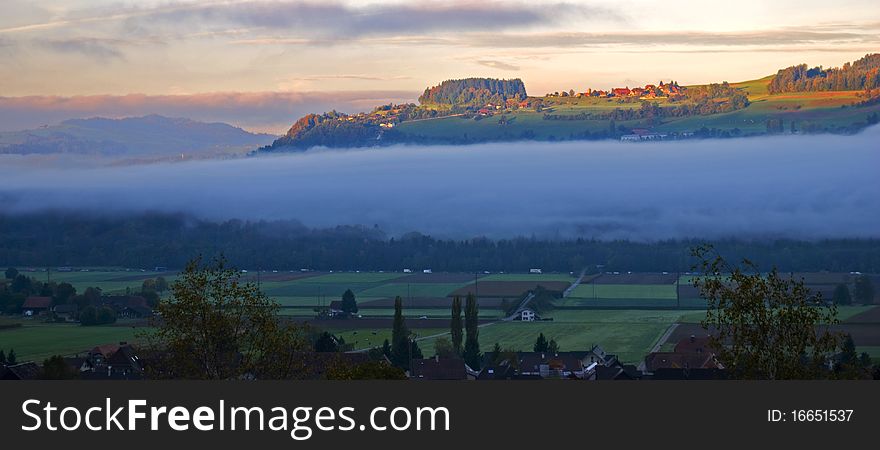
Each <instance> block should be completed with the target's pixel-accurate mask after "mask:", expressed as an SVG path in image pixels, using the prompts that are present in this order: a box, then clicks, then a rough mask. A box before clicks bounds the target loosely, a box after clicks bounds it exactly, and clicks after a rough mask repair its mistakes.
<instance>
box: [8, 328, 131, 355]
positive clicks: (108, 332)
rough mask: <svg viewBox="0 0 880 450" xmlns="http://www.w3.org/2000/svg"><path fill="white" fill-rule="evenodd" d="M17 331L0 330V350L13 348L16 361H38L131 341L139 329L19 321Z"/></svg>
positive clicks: (14, 329) (11, 329) (15, 329)
mask: <svg viewBox="0 0 880 450" xmlns="http://www.w3.org/2000/svg"><path fill="white" fill-rule="evenodd" d="M21 322H22V326H21V327H19V328H10V329H0V348H2V349H4V350H5V351H8V350H9V349H10V348H14V349H15V353H16V354H17V355H18V358H17V359H18V360H19V361H29V360H33V361H35V362H38V363H39V362H42V360H43V359H46V358H48V357H50V356H52V355H72V354H76V353H81V352H83V351H86V350H89V349H91V348H92V347H95V346H97V345H101V344H116V343H119V342H121V341H125V342H135V341H136V340H137V335H138V331H139V330H143V329H138V328H135V327H132V326H126V325H125V324H123V323H117V324H114V325H104V326H95V327H83V326H79V325H73V324H54V323H41V322H35V321H30V320H28V321H21Z"/></svg>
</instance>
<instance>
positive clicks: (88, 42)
mask: <svg viewBox="0 0 880 450" xmlns="http://www.w3.org/2000/svg"><path fill="white" fill-rule="evenodd" d="M0 5H2V11H3V14H0V59H2V61H3V64H0V121H2V122H3V124H2V125H0V131H3V130H8V129H20V128H26V127H32V126H37V125H39V124H41V123H42V122H50V123H51V122H53V121H55V120H63V119H65V118H71V117H88V116H96V115H103V116H111V117H118V116H126V115H139V114H149V113H160V114H167V115H177V116H187V117H191V118H194V119H203V120H222V121H226V122H230V123H232V124H233V125H238V126H243V127H245V128H247V129H251V130H254V131H270V132H276V133H279V132H282V131H284V130H285V129H286V128H287V127H289V125H290V123H292V122H293V121H294V120H295V119H296V117H298V116H299V115H302V114H304V113H306V112H322V111H323V110H327V109H333V108H336V109H340V110H343V111H347V112H354V111H360V110H365V109H369V108H370V107H371V106H373V105H375V104H379V103H387V102H390V101H394V102H399V101H413V100H415V98H416V97H417V96H418V94H419V93H420V92H421V91H422V90H423V89H424V88H425V87H427V86H428V85H432V84H437V83H439V82H440V81H442V80H444V79H449V78H461V77H469V76H486V77H498V78H522V79H523V80H524V81H525V83H526V87H527V89H528V91H529V93H530V94H532V95H541V94H544V93H546V92H552V91H559V90H568V89H575V90H585V89H586V88H588V87H592V88H609V87H612V86H622V85H629V86H633V85H639V84H645V83H648V82H652V83H656V82H657V81H658V80H660V79H664V80H670V79H674V80H676V81H679V83H681V84H696V83H706V82H713V81H725V80H726V81H742V80H748V79H755V78H760V77H763V76H766V75H769V74H772V73H774V72H775V71H776V70H777V69H779V68H782V67H786V66H789V65H793V64H798V63H802V62H806V63H808V64H810V65H822V66H825V67H830V66H839V65H841V64H843V63H844V62H846V61H852V60H854V59H857V58H859V57H861V56H864V55H865V54H866V53H869V52H876V51H878V49H880V45H878V44H880V8H877V6H876V1H874V0H838V1H835V2H829V1H827V0H822V1H816V0H796V1H795V0H777V1H773V2H767V1H756V0H740V1H737V2H729V1H717V0H709V1H696V0H683V1H673V0H644V1H634V0H622V1H613V2H612V1H604V2H601V1H579V2H574V1H562V0H529V1H492V0H483V1H474V0H466V1H418V2H415V1H410V2H405V1H368V2H363V1H358V2H355V1H342V0H326V1H298V0H293V1H275V0H248V1H243V0H208V1H182V0H141V1H137V2H135V1H117V0H67V1H61V0H0ZM218 105H220V106H225V107H227V109H228V108H234V109H235V110H236V111H238V113H233V112H226V113H223V112H218V111H217V110H218ZM279 105H281V106H279ZM219 109H222V108H219ZM267 109H268V110H269V112H267ZM261 110H262V111H263V113H262V114H260V111H261Z"/></svg>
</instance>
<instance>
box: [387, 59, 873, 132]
mask: <svg viewBox="0 0 880 450" xmlns="http://www.w3.org/2000/svg"><path fill="white" fill-rule="evenodd" d="M772 79H773V76H772V75H771V76H767V77H764V78H760V79H756V80H749V81H742V82H737V83H732V84H731V85H732V86H733V87H735V88H737V89H741V90H743V91H745V92H746V93H747V94H748V98H749V102H750V105H749V106H748V107H746V108H745V109H742V110H738V111H733V112H729V113H720V114H709V115H699V116H689V117H680V118H671V117H667V118H663V119H662V121H661V123H659V124H651V123H648V122H647V121H645V120H630V121H617V122H615V124H614V126H615V127H617V128H619V127H621V126H623V127H624V128H625V129H629V128H646V129H649V130H651V131H655V132H666V133H673V132H677V133H682V132H695V131H699V130H701V129H704V128H705V129H716V130H721V131H727V132H729V133H732V134H738V133H739V134H763V133H765V132H766V131H767V121H768V120H769V119H781V120H782V121H783V126H784V128H785V131H786V132H790V131H792V128H791V127H792V125H791V124H792V122H794V131H797V132H803V131H832V132H834V131H841V130H844V129H847V128H848V127H853V126H864V124H866V121H867V117H868V116H869V115H871V114H873V113H875V112H880V105H876V104H875V105H871V106H862V107H854V106H853V105H854V104H855V103H857V102H859V101H861V100H862V99H861V98H859V96H858V94H859V93H860V91H831V92H795V93H784V94H775V95H771V94H770V93H769V91H768V89H767V87H768V85H769V83H770V81H771V80H772ZM691 87H693V86H691ZM557 101H558V100H557ZM656 101H657V103H659V104H660V106H665V105H666V101H665V100H663V99H658V100H656ZM638 107H639V103H618V102H617V101H615V100H614V99H604V98H580V99H578V98H571V99H569V100H566V103H565V104H557V105H553V106H552V107H550V108H547V109H545V110H544V111H542V112H535V111H534V110H519V111H513V112H507V113H496V114H495V115H493V116H491V117H486V118H482V119H481V120H474V119H465V118H461V117H447V118H441V119H433V120H423V121H418V122H410V123H406V122H405V123H402V124H400V125H399V126H398V128H397V129H398V130H399V131H400V132H401V133H404V134H406V135H407V136H409V137H412V138H413V139H415V140H422V141H428V142H430V141H432V140H438V141H439V140H450V139H451V140H460V141H462V142H469V141H487V140H515V139H536V140H569V139H578V138H588V137H591V135H592V137H596V136H595V135H596V134H597V133H602V132H604V131H608V130H610V127H611V123H610V121H608V120H597V119H584V120H545V119H544V114H545V113H546V114H563V115H576V114H580V113H586V114H591V113H592V114H598V113H605V112H608V111H610V110H613V109H615V108H622V109H626V108H638ZM502 118H503V119H502ZM618 131H619V130H618ZM737 132H738V133H737Z"/></svg>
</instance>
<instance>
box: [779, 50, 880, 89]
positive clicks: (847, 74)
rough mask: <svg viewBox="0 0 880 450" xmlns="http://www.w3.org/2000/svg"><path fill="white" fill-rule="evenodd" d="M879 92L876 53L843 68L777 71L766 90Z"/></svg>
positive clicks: (878, 56) (879, 69) (879, 59)
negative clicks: (875, 90) (872, 90)
mask: <svg viewBox="0 0 880 450" xmlns="http://www.w3.org/2000/svg"><path fill="white" fill-rule="evenodd" d="M878 88H880V53H874V54H869V55H865V56H864V57H863V58H860V59H857V60H855V61H853V62H852V63H846V64H844V65H843V67H833V68H830V69H822V66H818V67H813V68H812V69H811V68H809V66H807V65H806V64H799V65H797V66H791V67H787V68H785V69H781V70H780V71H779V72H777V73H776V76H775V77H773V80H772V81H770V85H769V86H767V89H768V91H770V93H771V94H775V93H780V92H811V91H861V90H871V89H878Z"/></svg>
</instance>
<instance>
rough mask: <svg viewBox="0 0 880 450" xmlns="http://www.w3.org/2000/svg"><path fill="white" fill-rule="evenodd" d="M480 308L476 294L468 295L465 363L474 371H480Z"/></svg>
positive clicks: (465, 318)
mask: <svg viewBox="0 0 880 450" xmlns="http://www.w3.org/2000/svg"><path fill="white" fill-rule="evenodd" d="M478 316H479V306H478V305H477V298H476V297H474V294H471V293H468V296H467V299H466V301H465V310H464V329H465V335H466V340H465V343H464V362H465V363H466V364H467V365H468V366H469V367H470V368H472V369H474V370H479V369H480V358H481V357H482V354H481V353H480V341H479V336H480V329H479V317H478Z"/></svg>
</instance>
